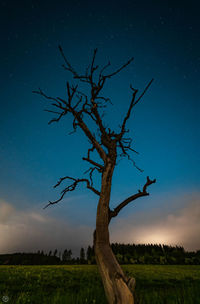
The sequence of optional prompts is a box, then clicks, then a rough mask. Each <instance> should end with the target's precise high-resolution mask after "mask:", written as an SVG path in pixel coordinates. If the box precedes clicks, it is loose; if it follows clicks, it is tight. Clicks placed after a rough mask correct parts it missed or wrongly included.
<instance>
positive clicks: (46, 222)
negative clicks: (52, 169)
mask: <svg viewBox="0 0 200 304" xmlns="http://www.w3.org/2000/svg"><path fill="white" fill-rule="evenodd" d="M199 197H200V195H199V194H195V195H193V196H189V195H188V196H187V197H184V198H183V197H180V196H179V200H180V201H181V202H182V205H181V204H178V205H177V206H178V208H168V209H167V210H164V211H162V212H161V211H159V210H156V209H154V210H151V211H150V212H149V211H147V210H146V211H137V212H135V213H134V212H133V213H131V215H129V216H128V217H126V218H125V217H122V215H121V217H118V218H116V219H113V222H112V223H111V229H110V230H111V242H122V243H160V244H171V245H182V246H184V248H185V249H187V250H197V249H200V238H199V235H200V220H199V219H200V199H199ZM180 206H182V207H180ZM37 208H38V207H37ZM127 208H128V207H127ZM38 209H39V208H38ZM38 209H36V208H31V209H29V210H19V209H17V208H16V207H14V206H13V205H12V204H10V203H8V202H5V201H1V200H0V253H12V252H22V251H24V252H36V251H37V250H44V251H46V252H47V251H49V250H54V249H58V251H60V250H62V251H63V250H64V249H65V248H68V249H72V251H73V253H74V254H75V255H78V254H79V250H80V247H82V246H83V247H86V246H88V245H89V244H92V237H93V230H94V227H93V226H92V225H89V224H87V222H86V221H85V224H84V225H81V224H79V223H80V220H77V219H76V220H75V221H74V222H72V220H71V218H70V220H69V219H68V218H67V217H66V218H65V217H64V215H63V216H62V218H61V217H60V215H59V214H57V216H55V214H53V215H52V213H51V212H50V213H49V214H50V215H48V213H47V212H44V210H42V209H39V211H38ZM161 209H163V208H162V207H161ZM169 210H171V212H170V211H169ZM172 210H173V212H172ZM49 211H50V210H49Z"/></svg>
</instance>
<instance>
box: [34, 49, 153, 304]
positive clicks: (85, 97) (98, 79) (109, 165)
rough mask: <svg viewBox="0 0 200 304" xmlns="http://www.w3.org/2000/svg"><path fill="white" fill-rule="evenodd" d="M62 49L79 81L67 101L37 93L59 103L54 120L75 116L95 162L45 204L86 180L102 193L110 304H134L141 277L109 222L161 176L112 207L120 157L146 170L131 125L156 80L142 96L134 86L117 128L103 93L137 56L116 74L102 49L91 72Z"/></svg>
mask: <svg viewBox="0 0 200 304" xmlns="http://www.w3.org/2000/svg"><path fill="white" fill-rule="evenodd" d="M59 50H60V53H61V55H62V58H63V60H64V64H63V68H64V69H65V70H66V71H68V72H70V73H71V74H72V76H73V78H74V79H75V80H76V81H77V84H76V85H70V83H69V82H67V85H66V90H67V98H66V99H62V98H60V97H51V96H48V95H46V94H45V93H44V92H43V91H42V90H41V89H39V90H38V91H34V93H37V94H39V95H41V96H43V97H44V98H46V99H47V100H49V101H50V103H51V106H52V107H53V109H47V110H46V111H48V112H51V113H54V114H55V118H53V119H51V120H50V121H49V124H51V123H53V122H59V121H60V119H61V118H63V117H64V116H66V115H67V114H71V115H72V117H73V131H74V132H75V131H76V130H77V128H80V129H81V130H82V131H83V133H84V134H85V136H86V137H87V138H88V139H89V142H90V144H91V147H90V148H89V149H88V151H87V155H86V156H85V157H83V158H82V159H83V160H84V161H86V162H87V163H88V164H89V166H90V167H89V169H88V170H87V172H88V174H89V177H88V178H85V177H84V178H74V177H71V176H64V177H61V178H60V180H59V181H58V182H57V184H56V185H55V186H54V187H55V188H56V187H58V186H60V185H61V184H62V183H63V182H66V181H68V182H70V183H69V184H68V185H67V186H65V188H64V189H63V190H62V191H61V195H60V197H59V198H58V199H57V200H55V201H50V202H49V203H48V204H47V205H46V206H45V208H46V207H48V206H50V205H53V204H56V203H58V202H60V201H61V200H62V199H63V197H64V196H65V195H66V193H68V192H70V191H74V190H75V189H76V187H77V186H78V184H80V183H85V185H86V187H87V188H88V189H89V190H91V191H92V192H93V193H94V194H96V195H97V196H98V206H97V215H96V230H95V232H94V248H95V257H96V261H97V265H98V268H99V271H100V274H101V277H102V280H103V285H104V289H105V293H106V297H107V299H108V302H109V303H110V304H114V303H117V304H122V303H123V304H133V303H134V288H135V279H134V278H129V277H127V276H126V275H125V273H124V272H123V270H122V268H121V267H120V265H119V263H118V262H117V260H116V258H115V256H114V254H113V252H112V250H111V247H110V240H109V224H110V222H111V220H112V219H113V218H114V217H116V216H117V215H118V214H119V212H120V211H121V210H122V209H123V208H124V207H125V206H126V205H128V204H129V203H131V202H133V201H134V200H135V199H137V198H139V197H143V196H147V195H149V193H148V192H147V188H148V187H149V186H150V185H151V184H153V183H155V182H156V180H155V179H154V180H151V179H150V178H149V177H147V180H146V183H145V184H144V186H143V188H142V190H138V192H137V193H135V194H133V195H131V196H129V197H128V198H126V199H125V200H124V201H122V202H121V203H120V204H119V205H118V206H116V207H115V208H114V209H113V210H111V209H110V207H109V203H110V193H111V185H112V177H113V171H114V169H115V166H116V164H117V160H119V159H120V158H122V157H127V158H128V159H129V160H131V161H132V163H133V165H134V166H135V167H136V168H137V169H138V170H140V171H141V169H140V168H138V167H137V166H136V163H135V161H134V160H133V159H132V157H131V156H130V153H137V152H136V151H135V150H134V149H133V148H132V146H131V143H132V140H131V138H129V137H127V133H128V132H129V130H128V129H127V122H128V120H129V118H130V116H131V112H132V110H133V108H134V107H135V106H136V104H137V103H138V102H139V101H140V100H141V98H142V97H143V95H144V94H145V93H146V91H147V90H148V88H149V86H150V85H151V83H152V81H153V79H152V80H151V81H150V82H149V83H148V84H147V86H146V87H145V89H144V90H143V92H142V93H141V94H140V95H139V94H138V90H137V89H135V88H133V87H132V86H130V88H131V92H132V98H131V101H130V104H129V107H128V109H127V112H126V115H125V117H124V119H123V120H122V122H121V125H120V126H119V131H118V132H115V131H113V130H112V129H111V128H109V127H107V126H106V125H105V122H104V121H103V115H102V114H103V113H102V108H105V107H106V105H107V104H108V103H109V102H110V99H109V98H106V97H104V96H102V95H101V94H102V89H103V87H104V85H105V83H106V82H107V81H108V80H109V79H110V78H111V77H113V76H115V75H117V74H118V73H119V72H120V71H122V70H123V69H124V68H126V67H127V66H128V65H129V64H130V63H131V62H132V61H133V58H131V59H130V60H128V61H127V62H126V63H125V64H124V65H122V66H120V67H119V68H118V69H116V70H114V71H113V72H111V73H106V70H107V69H108V67H109V66H110V62H108V63H107V64H106V65H105V66H103V67H101V68H100V67H99V66H98V65H96V64H95V60H96V54H97V49H95V50H94V53H93V57H92V60H91V63H90V65H89V66H88V68H87V69H86V72H85V73H84V74H79V73H78V72H77V71H76V69H75V68H74V67H73V66H72V65H71V64H70V63H69V61H68V60H67V58H66V57H65V54H64V52H63V49H62V48H61V47H60V46H59ZM81 83H83V84H85V85H86V86H89V93H88V94H85V93H84V92H86V91H84V92H82V91H81V90H80V84H81ZM87 92H88V88H87ZM89 120H91V122H92V123H93V125H94V126H95V128H96V130H95V131H94V128H93V127H94V126H93V127H92V128H91V127H90V124H88V121H89ZM93 152H97V155H98V158H99V160H97V161H96V159H95V160H94V157H93V158H92V156H91V154H92V153H93ZM93 155H94V154H93ZM94 172H98V173H99V174H100V175H101V187H100V189H96V188H95V187H94V184H93V173H94Z"/></svg>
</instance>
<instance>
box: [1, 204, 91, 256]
mask: <svg viewBox="0 0 200 304" xmlns="http://www.w3.org/2000/svg"><path fill="white" fill-rule="evenodd" d="M42 212H43V210H41V212H35V211H33V210H26V211H23V210H17V209H15V208H14V207H13V206H12V205H11V204H10V203H6V202H2V201H0V215H1V216H0V253H12V252H22V251H24V252H36V251H37V250H44V251H49V250H54V249H56V248H57V249H58V250H64V249H65V248H68V249H70V248H71V249H72V250H73V253H74V254H76V255H77V254H79V250H80V247H81V246H87V245H88V244H89V243H91V242H92V232H93V228H92V227H89V226H86V225H82V226H81V225H73V224H69V223H68V221H67V220H63V219H59V218H56V217H55V218H53V217H50V216H48V215H46V214H42Z"/></svg>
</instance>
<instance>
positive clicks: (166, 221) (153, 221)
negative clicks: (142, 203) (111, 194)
mask: <svg viewBox="0 0 200 304" xmlns="http://www.w3.org/2000/svg"><path fill="white" fill-rule="evenodd" d="M199 197H200V196H199V195H196V196H195V195H193V197H192V199H189V200H187V201H186V202H184V200H183V206H184V207H182V209H178V210H176V211H174V213H167V214H166V213H161V214H160V213H159V212H157V211H156V210H154V211H151V212H149V213H147V212H146V213H138V214H136V215H134V214H133V215H132V216H129V217H128V218H126V219H125V218H121V219H118V220H116V222H115V223H114V224H113V227H112V229H111V231H112V233H111V235H112V241H114V242H115V241H118V242H124V243H143V244H144V243H158V244H169V245H181V246H184V248H185V249H186V250H197V249H200V237H199V236H200V199H199ZM179 199H181V198H180V197H179ZM187 199H188V198H187Z"/></svg>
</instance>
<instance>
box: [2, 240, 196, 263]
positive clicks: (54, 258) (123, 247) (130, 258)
mask: <svg viewBox="0 0 200 304" xmlns="http://www.w3.org/2000/svg"><path fill="white" fill-rule="evenodd" d="M111 247H112V250H113V252H114V254H115V256H116V258H117V260H118V261H119V263H120V264H160V265H165V264H166V265H173V264H174V265H177V264H180V265H200V250H198V251H196V252H188V251H185V250H184V248H183V247H180V246H168V245H135V244H118V243H115V244H112V245H111ZM65 264H96V261H95V256H94V248H93V247H91V246H88V247H87V249H86V250H85V249H84V248H81V250H80V256H79V257H77V258H74V257H72V250H71V249H65V250H64V251H63V252H58V250H57V249H55V250H54V251H53V252H52V251H49V253H44V252H43V251H38V252H37V253H13V254H0V265H65Z"/></svg>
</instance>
